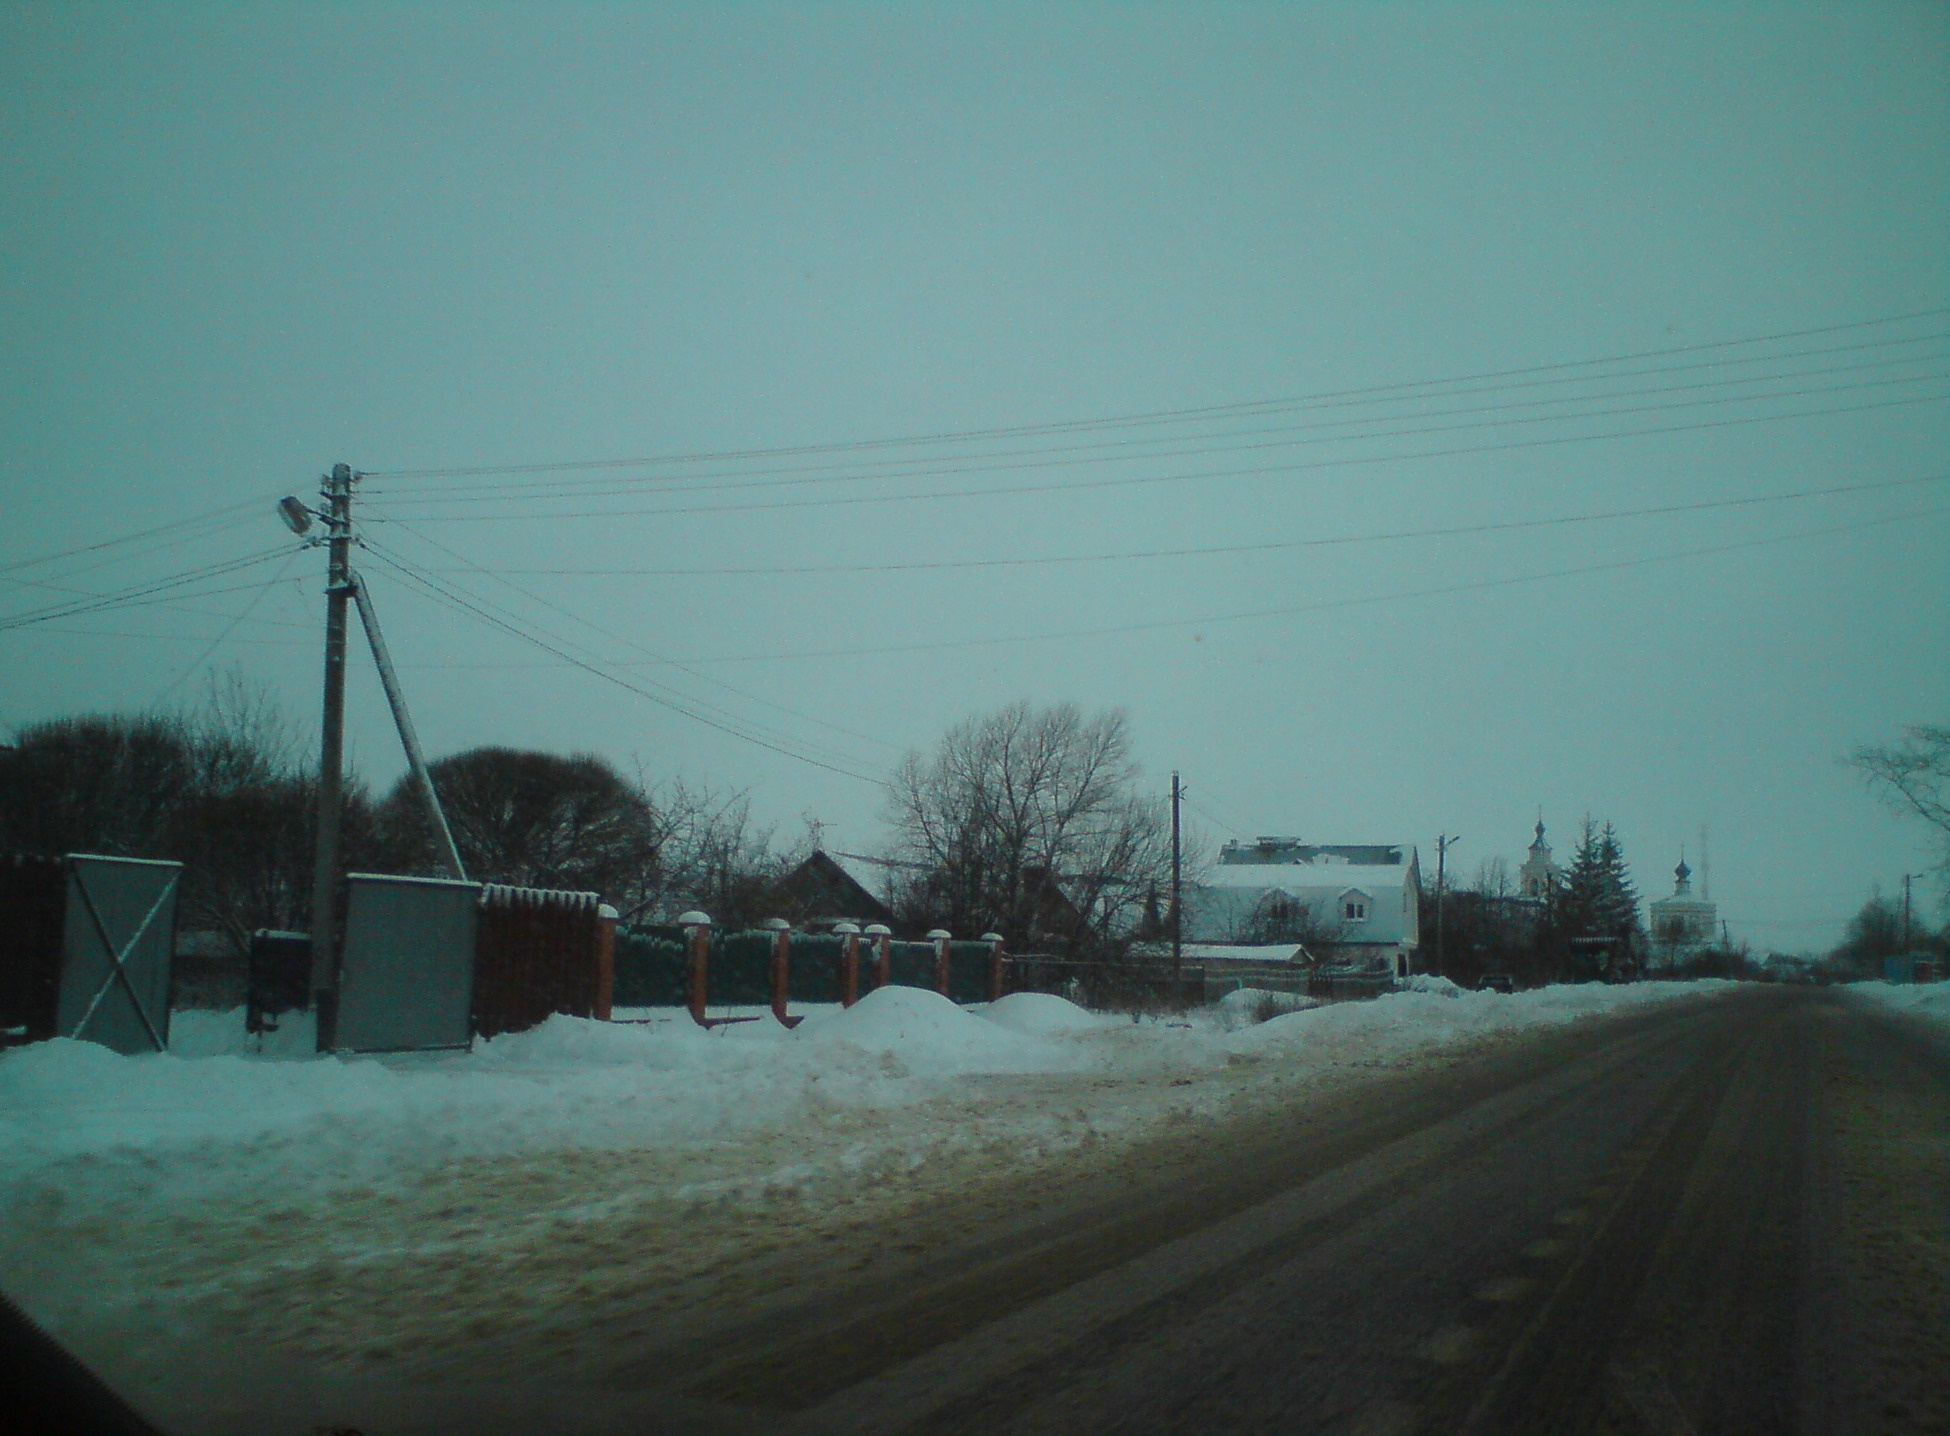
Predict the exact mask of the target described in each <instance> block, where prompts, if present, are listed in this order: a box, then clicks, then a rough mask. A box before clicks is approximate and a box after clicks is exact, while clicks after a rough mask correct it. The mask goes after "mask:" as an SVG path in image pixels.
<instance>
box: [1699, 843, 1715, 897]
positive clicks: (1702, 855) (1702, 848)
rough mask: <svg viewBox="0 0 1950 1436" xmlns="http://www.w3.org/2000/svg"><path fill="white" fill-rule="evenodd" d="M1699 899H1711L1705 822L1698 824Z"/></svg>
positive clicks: (1710, 868) (1711, 887) (1711, 891)
mask: <svg viewBox="0 0 1950 1436" xmlns="http://www.w3.org/2000/svg"><path fill="white" fill-rule="evenodd" d="M1699 900H1700V901H1701V902H1712V901H1713V859H1712V857H1711V856H1710V855H1709V854H1708V853H1707V850H1706V824H1704V823H1701V824H1700V825H1699Z"/></svg>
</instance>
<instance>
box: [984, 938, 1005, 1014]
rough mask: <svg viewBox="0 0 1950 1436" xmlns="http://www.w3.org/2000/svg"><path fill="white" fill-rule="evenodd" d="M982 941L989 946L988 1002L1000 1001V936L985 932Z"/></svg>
mask: <svg viewBox="0 0 1950 1436" xmlns="http://www.w3.org/2000/svg"><path fill="white" fill-rule="evenodd" d="M982 941H983V942H985V943H987V944H988V945H989V1001H990V1002H1000V1001H1001V1000H1002V934H1001V933H999V932H985V933H983V934H982Z"/></svg>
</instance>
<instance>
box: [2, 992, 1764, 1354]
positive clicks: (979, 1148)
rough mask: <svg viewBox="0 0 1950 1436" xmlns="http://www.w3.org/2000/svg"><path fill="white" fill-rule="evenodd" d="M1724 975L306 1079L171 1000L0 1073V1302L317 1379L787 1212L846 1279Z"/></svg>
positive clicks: (885, 999)
mask: <svg viewBox="0 0 1950 1436" xmlns="http://www.w3.org/2000/svg"><path fill="white" fill-rule="evenodd" d="M1732 986H1733V984H1730V983H1696V984H1667V983H1648V984H1641V985H1638V986H1634V987H1617V988H1605V987H1585V988H1552V989H1545V990H1542V991H1538V992H1529V993H1520V994H1516V995H1514V996H1506V995H1498V994H1493V993H1467V992H1463V991H1461V990H1460V989H1455V988H1453V987H1452V986H1448V985H1444V987H1442V988H1437V989H1435V990H1430V991H1411V992H1402V993H1396V994H1391V995H1389V996H1386V997H1382V998H1379V999H1377V1000H1374V1001H1368V1002H1352V1003H1342V1004H1337V1005H1329V1006H1324V1007H1318V1008H1313V1009H1310V1010H1306V1011H1299V1012H1291V1013H1288V1014H1287V1015H1285V1016H1281V1017H1276V1018H1274V1019H1273V1020H1271V1021H1268V1022H1265V1023H1262V1024H1259V1025H1254V1026H1244V1027H1241V1026H1240V1025H1239V1024H1240V1023H1241V1022H1242V1021H1243V1020H1245V1019H1244V1016H1243V1015H1242V1014H1241V1013H1240V1012H1237V1011H1233V1010H1231V1009H1228V1008H1226V1007H1214V1008H1210V1009H1206V1010H1204V1011H1202V1012H1199V1013H1195V1014H1193V1015H1192V1016H1191V1017H1190V1018H1189V1019H1169V1018H1150V1017H1147V1018H1145V1019H1143V1020H1141V1021H1137V1022H1133V1021H1131V1020H1130V1019H1129V1018H1126V1017H1106V1016H1102V1015H1099V1014H1092V1013H1087V1012H1084V1011H1083V1010H1082V1009H1080V1008H1077V1007H1075V1006H1074V1005H1072V1004H1070V1003H1067V1002H1064V1001H1063V1000H1062V999H1060V998H1055V997H1049V996H1044V995H1037V994H1019V995H1016V996H1012V997H1009V998H1005V999H1003V1000H1002V1001H1000V1002H998V1003H995V1004H993V1005H992V1006H989V1007H987V1008H986V1009H980V1008H978V1009H975V1010H972V1011H970V1010H964V1009H961V1008H957V1007H955V1006H954V1005H952V1004H950V1003H949V1002H948V1001H947V1000H946V999H944V998H941V997H939V996H936V995H935V994H933V993H929V992H924V991H919V990H916V989H905V988H895V989H885V990H882V991H879V992H875V993H873V994H870V995H869V996H868V997H867V998H865V999H863V1000H862V1001H861V1002H859V1003H858V1004H857V1005H855V1006H854V1007H853V1008H851V1009H849V1010H845V1011H842V1010H840V1009H838V1008H830V1009H824V1010H815V1011H813V1012H811V1013H810V1014H809V1015H808V1016H807V1019H806V1021H805V1022H803V1023H802V1024H801V1025H800V1026H799V1027H798V1028H797V1029H796V1030H788V1029H786V1028H784V1027H782V1026H780V1025H779V1024H778V1023H777V1022H775V1021H773V1020H771V1018H770V1017H769V1016H767V1017H765V1018H763V1019H761V1020H759V1021H753V1022H748V1023H741V1024H738V1025H735V1026H729V1027H721V1028H717V1029H713V1030H711V1031H708V1032H707V1031H705V1030H703V1029H700V1028H698V1027H695V1026H694V1025H692V1024H691V1023H690V1022H689V1020H688V1018H686V1017H684V1016H683V1015H682V1014H681V1013H679V1014H670V1013H664V1014H660V1015H658V1016H656V1017H653V1018H651V1019H650V1020H646V1021H641V1022H636V1023H602V1022H593V1021H587V1020H582V1019H576V1018H569V1017H554V1018H551V1019H550V1020H549V1021H547V1022H546V1023H544V1024H542V1025H541V1026H539V1027H537V1028H534V1029H532V1030H530V1031H527V1032H522V1033H515V1034H510V1035H507V1036H503V1037H498V1038H495V1039H493V1040H492V1041H484V1042H477V1043H476V1044H475V1045H474V1047H473V1049H472V1050H471V1051H455V1052H435V1053H420V1054H402V1055H393V1056H369V1057H336V1056H332V1057H312V1058H309V1059H305V1060H290V1059H276V1058H271V1057H266V1056H258V1055H253V1054H251V1053H250V1051H249V1046H250V1041H251V1040H250V1039H246V1038H245V1036H244V1034H243V1017H242V1013H241V1011H239V1012H233V1013H228V1014H211V1013H192V1012H185V1013H180V1014H178V1015H177V1018H176V1026H175V1029H174V1033H173V1036H174V1037H175V1039H176V1050H175V1051H174V1052H172V1053H170V1054H168V1055H148V1056H141V1057H123V1056H118V1055H116V1054H114V1053H111V1052H109V1051H107V1050H106V1049H104V1048H100V1047H96V1046H93V1045H92V1044H88V1043H81V1042H73V1041H62V1040H57V1041H53V1042H44V1043H38V1044H35V1045H33V1046H30V1047H26V1048H22V1049H18V1050H15V1051H11V1052H7V1053H4V1054H0V1288H4V1289H5V1290H7V1291H8V1292H9V1293H10V1294H14V1295H16V1296H17V1297H20V1298H21V1299H23V1300H25V1301H27V1303H28V1304H29V1306H30V1309H34V1310H36V1311H37V1312H38V1313H39V1314H40V1315H42V1317H43V1319H44V1320H49V1321H50V1322H52V1323H53V1324H54V1325H55V1326H56V1327H57V1329H63V1330H66V1331H67V1332H69V1333H70V1334H73V1335H76V1336H77V1337H81V1336H86V1335H87V1334H89V1333H92V1334H93V1339H94V1340H95V1341H97V1342H99V1343H103V1344H105V1345H107V1346H109V1347H113V1346H115V1345H116V1344H117V1343H123V1344H126V1343H128V1342H131V1341H137V1340H138V1334H139V1336H140V1342H142V1343H150V1344H153V1343H154V1342H155V1341H156V1340H158V1339H160V1338H158V1337H157V1336H156V1333H158V1332H162V1331H169V1332H177V1333H181V1332H188V1331H190V1330H192V1329H195V1328H196V1327H197V1325H198V1323H201V1324H202V1325H203V1327H204V1328H205V1329H208V1330H214V1331H218V1332H229V1333H230V1334H231V1335H233V1336H235V1335H238V1334H239V1333H244V1334H248V1335H249V1336H250V1337H251V1339H252V1340H255V1341H259V1342H264V1343H269V1344H271V1345H273V1346H282V1347H288V1348H291V1349H297V1350H304V1351H308V1352H310V1353H311V1354H312V1355H313V1356H315V1357H319V1358H321V1359H343V1360H353V1359H358V1358H360V1357H361V1354H362V1353H365V1354H369V1353H370V1352H371V1351H372V1350H375V1349H380V1350H384V1351H386V1352H388V1353H390V1355H389V1356H388V1358H387V1359H391V1358H392V1356H400V1357H402V1358H403V1357H405V1356H406V1355H409V1354H413V1353H419V1354H426V1353H428V1352H437V1351H439V1350H442V1349H446V1347H443V1343H449V1344H451V1343H455V1342H460V1341H462V1340H471V1339H474V1338H472V1337H468V1336H467V1332H474V1333H475V1336H478V1335H479V1331H478V1330H476V1328H480V1329H482V1330H485V1329H490V1328H492V1329H495V1330H504V1329H505V1330H507V1331H510V1332H515V1331H517V1330H519V1329H523V1328H522V1324H523V1323H524V1322H528V1321H530V1320H532V1319H538V1318H534V1317H532V1314H531V1313H532V1310H533V1307H534V1304H533V1302H532V1301H529V1300H527V1298H526V1296H525V1293H526V1292H527V1291H528V1289H529V1288H530V1287H532V1285H533V1284H534V1283H536V1282H542V1283H545V1284H546V1283H553V1284H558V1285H559V1284H565V1283H566V1284H568V1285H571V1286H576V1287H577V1288H578V1289H581V1288H583V1287H589V1288H590V1295H589V1300H590V1301H592V1302H593V1301H598V1300H606V1299H608V1297H606V1296H604V1295H603V1294H604V1293H608V1292H611V1291H612V1288H613V1290H614V1295H615V1300H617V1301H625V1300H640V1298H639V1297H631V1296H629V1295H628V1294H629V1293H631V1292H641V1291H643V1290H650V1289H655V1290H658V1291H663V1292H666V1293H668V1292H678V1291H683V1290H703V1289H705V1288H707V1287H713V1285H714V1284H721V1283H722V1282H723V1281H725V1280H728V1278H725V1277H724V1276H722V1273H724V1272H725V1271H727V1270H731V1269H734V1268H736V1267H737V1266H738V1263H740V1262H741V1261H747V1260H749V1261H761V1262H762V1261H763V1260H766V1259H769V1258H767V1257H766V1255H765V1254H767V1253H773V1252H776V1251H777V1250H778V1247H779V1241H780V1233H781V1212H782V1211H790V1212H791V1213H792V1216H791V1218H790V1227H791V1230H792V1231H793V1232H794V1233H795V1234H796V1235H795V1238H794V1239H795V1240H806V1241H810V1240H813V1238H812V1237H811V1236H809V1235H807V1234H808V1233H814V1232H825V1233H827V1235H826V1236H824V1237H822V1238H821V1240H826V1241H830V1242H832V1243H834V1245H832V1246H829V1247H826V1248H823V1249H822V1250H823V1251H825V1252H827V1253H830V1254H832V1256H833V1259H840V1256H841V1254H843V1253H850V1252H853V1251H855V1250H856V1249H857V1246H858V1244H860V1243H867V1244H869V1246H871V1245H872V1244H874V1243H881V1242H885V1241H886V1240H888V1235H887V1234H888V1233H889V1232H890V1231H894V1232H897V1231H898V1230H899V1229H900V1227H901V1224H902V1223H904V1222H909V1221H911V1220H913V1219H914V1217H913V1214H914V1213H916V1212H926V1211H934V1210H940V1209H942V1203H943V1202H944V1201H946V1202H948V1204H949V1206H950V1207H952V1205H953V1199H954V1198H956V1197H957V1196H958V1195H959V1194H961V1193H963V1192H965V1191H967V1190H968V1189H969V1188H970V1187H971V1186H972V1185H974V1184H978V1183H981V1182H983V1181H986V1180H989V1179H992V1178H993V1177H994V1176H995V1175H996V1174H998V1173H1003V1172H1006V1173H1008V1174H1009V1180H1010V1181H1011V1182H1012V1183H1022V1182H1034V1181H1039V1180H1042V1178H1041V1177H1039V1176H1038V1175H1037V1174H1038V1173H1039V1172H1040V1171H1042V1170H1044V1169H1045V1168H1048V1169H1049V1170H1050V1171H1051V1172H1052V1173H1053V1174H1054V1173H1056V1172H1058V1171H1061V1170H1072V1169H1069V1168H1062V1167H1060V1166H1052V1165H1051V1164H1053V1163H1060V1162H1061V1161H1064V1160H1067V1159H1069V1158H1070V1157H1072V1156H1078V1155H1079V1154H1085V1153H1096V1152H1104V1153H1106V1154H1108V1153H1110V1152H1112V1151H1113V1150H1121V1149H1122V1148H1123V1147H1124V1146H1126V1145H1127V1144H1128V1143H1129V1142H1131V1141H1134V1140H1138V1139H1142V1138H1144V1137H1145V1136H1147V1135H1148V1134H1162V1133H1168V1132H1171V1131H1182V1130H1185V1128H1184V1127H1183V1124H1184V1123H1186V1122H1188V1121H1189V1122H1211V1121H1216V1120H1220V1119H1222V1118H1224V1117H1227V1116H1230V1115H1235V1114H1243V1113H1245V1112H1249V1111H1251V1110H1254V1109H1256V1108H1257V1109H1261V1110H1263V1109H1264V1107H1265V1105H1266V1104H1267V1103H1269V1102H1280V1103H1285V1104H1288V1105H1291V1104H1293V1103H1296V1102H1301V1101H1307V1100H1312V1099H1313V1098H1314V1097H1316V1096H1319V1095H1321V1094H1327V1093H1331V1092H1332V1091H1333V1090H1334V1089H1335V1086H1336V1084H1337V1083H1339V1082H1341V1081H1343V1080H1344V1079H1345V1077H1346V1076H1347V1075H1349V1069H1352V1068H1355V1067H1362V1068H1372V1067H1376V1066H1393V1067H1406V1066H1412V1065H1419V1064H1420V1063H1422V1062H1425V1061H1429V1060H1432V1059H1434V1058H1435V1057H1436V1056H1437V1054H1440V1053H1442V1052H1444V1051H1447V1050H1451V1049H1453V1048H1454V1047H1456V1046H1457V1045H1458V1044H1460V1043H1464V1042H1468V1041H1472V1040H1477V1039H1482V1038H1486V1037H1493V1036H1495V1035H1497V1034H1501V1033H1512V1032H1518V1031H1522V1030H1525V1029H1534V1028H1541V1027H1549V1026H1555V1025H1559V1024H1562V1023H1566V1022H1571V1021H1575V1020H1578V1019H1580V1018H1582V1017H1586V1016H1589V1015H1595V1014H1599V1013H1604V1012H1613V1011H1620V1010H1625V1009H1629V1008H1635V1007H1641V1006H1645V1005H1650V1004H1656V1003H1663V1002H1668V1001H1673V1000H1677V999H1683V998H1688V997H1700V996H1705V995H1707V994H1710V993H1715V992H1718V991H1723V990H1725V989H1728V988H1730V987H1732ZM1238 1006H1240V1004H1238V1003H1234V1004H1233V1007H1235V1008H1236V1007H1238ZM281 1035H283V1036H286V1039H287V1040H291V1039H290V1038H289V1036H288V1034H281ZM192 1052H193V1053H198V1054H203V1055H196V1056H185V1055H180V1054H183V1053H192ZM1052 1180H1060V1178H1059V1177H1055V1176H1054V1175H1053V1176H1052ZM847 1259H849V1260H850V1259H852V1258H851V1257H848V1258H847ZM511 1267H512V1268H519V1270H520V1272H521V1273H523V1274H521V1275H519V1276H517V1275H516V1274H513V1273H511V1271H510V1268H511ZM713 1273H719V1274H720V1275H717V1276H713V1275H712V1274H713ZM592 1283H593V1284H594V1285H593V1286H592V1285H591V1284H592ZM686 1283H689V1284H690V1285H689V1286H688V1287H687V1286H686V1285H685V1284H686ZM700 1284H701V1285H700ZM407 1292H411V1293H414V1294H415V1295H414V1299H413V1300H412V1301H409V1302H403V1301H402V1295H403V1294H404V1293H407ZM660 1299H661V1298H660ZM671 1299H672V1300H676V1299H677V1298H674V1297H673V1298H671ZM686 1299H690V1298H686ZM695 1299H697V1300H704V1299H705V1298H703V1297H698V1298H695ZM482 1323H486V1326H485V1327H482V1326H481V1324H482ZM463 1328H465V1329H464V1330H463ZM172 1339H178V1340H188V1337H187V1336H181V1335H179V1336H177V1337H175V1338H172ZM240 1339H241V1338H240ZM510 1339H511V1340H513V1339H514V1337H513V1336H511V1337H510ZM524 1339H525V1338H524ZM565 1339H566V1338H565ZM157 1359H158V1360H162V1359H163V1358H161V1357H158V1358H157Z"/></svg>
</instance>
